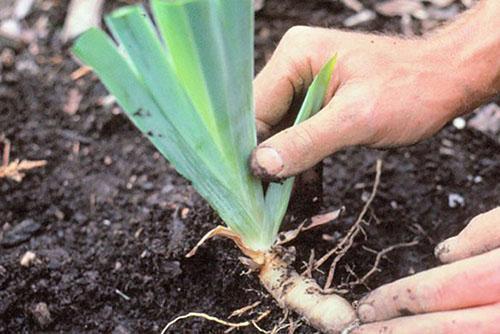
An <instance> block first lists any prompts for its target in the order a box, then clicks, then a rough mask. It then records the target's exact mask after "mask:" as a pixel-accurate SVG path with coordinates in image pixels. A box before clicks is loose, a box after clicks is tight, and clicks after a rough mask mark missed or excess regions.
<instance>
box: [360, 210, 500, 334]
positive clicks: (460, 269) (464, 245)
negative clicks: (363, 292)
mask: <svg viewBox="0 0 500 334" xmlns="http://www.w3.org/2000/svg"><path fill="white" fill-rule="evenodd" d="M436 256H437V257H438V258H439V259H440V260H441V261H442V262H443V263H448V264H446V265H443V266H441V267H437V268H434V269H431V270H428V271H425V272H421V273H419V274H416V275H414V276H411V277H407V278H404V279H401V280H399V281H396V282H393V283H391V284H388V285H385V286H382V287H380V288H378V289H376V290H374V291H373V292H371V293H370V294H368V295H367V296H366V297H365V298H363V299H362V300H361V301H360V303H359V307H358V315H359V318H360V319H361V321H362V322H363V323H368V324H366V325H363V326H361V327H359V328H358V329H356V330H354V331H352V332H351V333H352V334H378V333H386V334H389V333H394V334H413V333H414V334H462V333H481V334H498V333H500V207H498V208H496V209H494V210H492V211H489V212H487V213H484V214H482V215H479V216H477V217H475V218H474V219H472V221H471V222H470V223H469V225H468V226H467V227H466V228H465V229H464V230H463V231H462V232H461V233H460V234H459V235H457V236H456V237H453V238H450V239H448V240H446V241H444V242H442V243H441V244H439V245H438V246H437V247H436Z"/></svg>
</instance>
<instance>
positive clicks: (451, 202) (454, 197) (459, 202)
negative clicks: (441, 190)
mask: <svg viewBox="0 0 500 334" xmlns="http://www.w3.org/2000/svg"><path fill="white" fill-rule="evenodd" d="M464 205H465V200H464V198H463V196H462V195H460V194H456V193H450V194H449V195H448V206H449V207H450V208H452V209H454V208H457V207H459V206H460V207H463V206H464Z"/></svg>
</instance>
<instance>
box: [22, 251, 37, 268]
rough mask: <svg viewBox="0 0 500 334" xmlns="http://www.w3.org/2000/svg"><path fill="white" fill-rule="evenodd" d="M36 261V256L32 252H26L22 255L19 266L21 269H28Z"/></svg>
mask: <svg viewBox="0 0 500 334" xmlns="http://www.w3.org/2000/svg"><path fill="white" fill-rule="evenodd" d="M35 260H36V254H35V253H33V252H32V251H27V252H26V253H24V255H23V256H22V257H21V261H20V263H21V266H23V267H29V266H31V265H32V264H33V263H34V262H35Z"/></svg>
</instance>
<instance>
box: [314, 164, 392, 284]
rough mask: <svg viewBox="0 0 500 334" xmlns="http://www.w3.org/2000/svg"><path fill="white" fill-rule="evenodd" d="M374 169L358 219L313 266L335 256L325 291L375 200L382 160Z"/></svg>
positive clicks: (317, 265) (316, 266)
mask: <svg viewBox="0 0 500 334" xmlns="http://www.w3.org/2000/svg"><path fill="white" fill-rule="evenodd" d="M375 168H376V175H375V182H374V184H373V189H372V192H371V194H370V197H369V198H368V200H367V201H366V203H365V205H364V206H363V209H362V210H361V213H360V214H359V216H358V219H357V220H356V222H354V224H353V225H352V226H351V228H350V229H349V231H348V232H347V235H346V236H345V237H344V238H343V239H342V240H341V241H340V243H339V244H338V245H337V246H336V247H335V248H334V249H332V250H331V251H329V252H328V253H326V254H325V255H324V256H323V257H322V258H321V259H319V260H318V261H317V262H316V264H315V268H318V267H320V266H321V265H323V263H325V262H326V261H327V260H328V259H329V258H330V257H331V256H333V255H334V254H337V256H336V257H335V259H334V260H333V262H332V264H331V266H330V269H329V271H328V276H327V279H326V283H325V286H324V289H325V290H328V289H329V288H330V287H331V286H332V283H333V277H334V275H335V268H336V266H337V264H338V263H339V261H340V260H341V259H342V257H344V255H345V254H346V253H347V251H348V250H349V248H350V247H351V246H352V244H353V242H354V239H355V238H356V236H357V235H358V233H359V232H360V231H362V227H361V224H362V223H363V222H364V217H365V215H366V213H367V212H368V209H369V207H370V205H371V204H372V202H373V199H374V198H375V196H376V194H377V190H378V186H379V184H380V176H381V175H382V160H380V159H378V160H377V163H376V167H375Z"/></svg>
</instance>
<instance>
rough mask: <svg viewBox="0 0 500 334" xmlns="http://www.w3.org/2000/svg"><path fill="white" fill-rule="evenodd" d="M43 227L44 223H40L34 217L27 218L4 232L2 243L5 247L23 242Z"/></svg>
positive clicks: (0, 242)
mask: <svg viewBox="0 0 500 334" xmlns="http://www.w3.org/2000/svg"><path fill="white" fill-rule="evenodd" d="M41 228H42V225H40V224H38V223H37V222H35V221H34V220H33V219H25V220H23V221H22V222H20V223H19V224H17V225H15V226H14V227H13V228H12V229H11V230H9V231H7V232H6V233H5V234H4V236H3V239H2V240H1V241H0V245H2V246H4V247H13V246H17V245H19V244H22V243H23V242H25V241H27V240H29V239H30V238H31V237H32V236H33V235H34V234H35V233H36V232H38V231H39V230H40V229H41Z"/></svg>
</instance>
